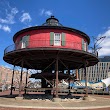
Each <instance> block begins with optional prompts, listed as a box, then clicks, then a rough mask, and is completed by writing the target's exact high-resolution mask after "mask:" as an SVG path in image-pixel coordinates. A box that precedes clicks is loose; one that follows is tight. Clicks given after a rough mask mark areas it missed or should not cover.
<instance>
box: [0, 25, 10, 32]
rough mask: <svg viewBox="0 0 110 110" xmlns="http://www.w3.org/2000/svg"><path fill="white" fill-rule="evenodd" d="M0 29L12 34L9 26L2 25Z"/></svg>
mask: <svg viewBox="0 0 110 110" xmlns="http://www.w3.org/2000/svg"><path fill="white" fill-rule="evenodd" d="M0 29H1V30H3V31H5V32H11V28H10V27H9V26H7V25H1V24H0Z"/></svg>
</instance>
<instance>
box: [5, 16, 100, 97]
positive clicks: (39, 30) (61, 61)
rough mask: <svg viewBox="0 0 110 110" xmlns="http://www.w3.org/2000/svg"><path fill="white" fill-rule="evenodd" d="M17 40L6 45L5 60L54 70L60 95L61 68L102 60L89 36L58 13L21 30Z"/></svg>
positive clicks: (15, 36) (86, 64)
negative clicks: (92, 49)
mask: <svg viewBox="0 0 110 110" xmlns="http://www.w3.org/2000/svg"><path fill="white" fill-rule="evenodd" d="M13 41H14V45H11V46H8V47H7V48H6V49H5V52H4V57H3V58H4V60H5V61H6V62H8V63H10V64H13V65H14V66H21V67H22V68H27V69H37V70H41V71H42V74H43V72H47V73H52V71H53V70H54V71H55V73H54V74H55V76H56V77H55V81H56V86H55V88H56V89H55V90H56V97H58V80H59V75H60V72H59V71H62V72H64V70H69V71H70V70H73V69H79V68H85V69H86V66H93V65H95V64H96V63H97V62H98V58H97V56H96V55H94V54H92V53H89V52H88V45H89V43H90V39H89V36H88V35H86V34H85V33H83V32H81V31H79V30H76V29H73V28H69V27H64V26H63V25H62V24H60V23H59V20H58V19H56V18H54V16H51V17H50V18H48V19H47V20H46V22H45V23H44V24H42V25H41V26H35V27H30V28H26V29H23V30H21V31H19V32H17V33H16V34H15V35H14V37H13ZM85 74H86V71H85ZM21 76H22V72H21ZM47 77H48V75H47ZM62 79H63V76H62ZM20 85H22V77H21V83H20ZM20 94H21V89H20V92H19V95H20Z"/></svg>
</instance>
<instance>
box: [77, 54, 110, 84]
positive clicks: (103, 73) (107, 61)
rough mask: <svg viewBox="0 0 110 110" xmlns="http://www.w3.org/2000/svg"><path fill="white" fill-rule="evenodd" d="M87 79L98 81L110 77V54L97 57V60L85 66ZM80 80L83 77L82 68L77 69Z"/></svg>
mask: <svg viewBox="0 0 110 110" xmlns="http://www.w3.org/2000/svg"><path fill="white" fill-rule="evenodd" d="M86 73H87V80H88V81H89V82H99V81H101V80H102V79H106V78H108V77H110V56H105V57H103V58H99V62H98V63H97V64H96V65H94V66H90V67H87V68H86ZM79 74H80V75H79V76H80V80H84V79H85V74H84V69H80V71H79Z"/></svg>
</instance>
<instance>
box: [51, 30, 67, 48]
mask: <svg viewBox="0 0 110 110" xmlns="http://www.w3.org/2000/svg"><path fill="white" fill-rule="evenodd" d="M65 39H66V36H65V33H63V32H62V33H54V32H50V45H51V46H65V45H66V40H65Z"/></svg>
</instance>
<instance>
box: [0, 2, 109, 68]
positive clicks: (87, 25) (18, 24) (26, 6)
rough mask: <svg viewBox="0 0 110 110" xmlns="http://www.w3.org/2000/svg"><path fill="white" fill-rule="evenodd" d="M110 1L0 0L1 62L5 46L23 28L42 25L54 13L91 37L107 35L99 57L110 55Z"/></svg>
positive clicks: (10, 43) (62, 22)
mask: <svg viewBox="0 0 110 110" xmlns="http://www.w3.org/2000/svg"><path fill="white" fill-rule="evenodd" d="M109 11H110V0H21V1H20V0H0V37H1V38H0V42H1V43H0V65H4V66H10V65H9V64H7V63H6V62H4V61H3V54H4V49H5V48H6V47H7V46H9V45H12V44H13V40H12V38H13V35H14V34H15V33H16V32H17V31H19V30H22V29H23V28H26V27H30V26H35V25H41V24H42V23H44V22H45V20H46V19H47V18H48V17H50V16H51V15H54V16H55V17H56V18H58V19H59V21H60V23H61V24H63V25H64V26H67V27H71V28H75V29H78V30H81V31H83V32H85V33H86V34H87V35H89V36H90V38H91V43H90V46H92V45H93V40H92V36H94V37H96V38H99V37H102V36H106V38H105V39H104V40H103V41H102V42H101V44H100V45H99V46H101V47H102V49H101V50H99V56H105V55H110V43H109V41H110V14H109Z"/></svg>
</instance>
